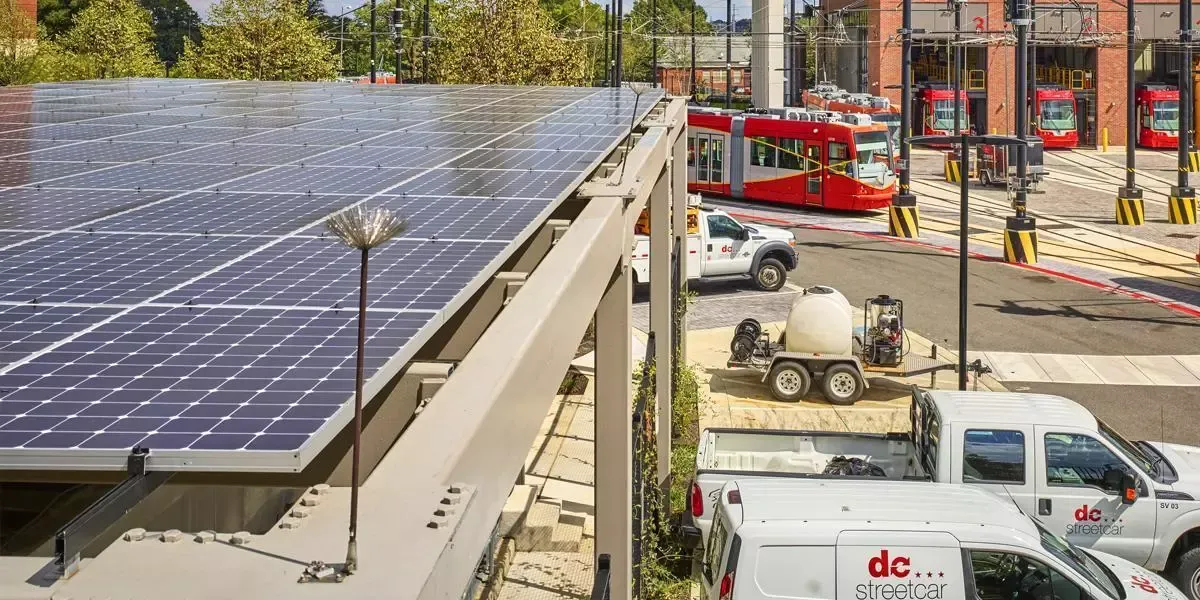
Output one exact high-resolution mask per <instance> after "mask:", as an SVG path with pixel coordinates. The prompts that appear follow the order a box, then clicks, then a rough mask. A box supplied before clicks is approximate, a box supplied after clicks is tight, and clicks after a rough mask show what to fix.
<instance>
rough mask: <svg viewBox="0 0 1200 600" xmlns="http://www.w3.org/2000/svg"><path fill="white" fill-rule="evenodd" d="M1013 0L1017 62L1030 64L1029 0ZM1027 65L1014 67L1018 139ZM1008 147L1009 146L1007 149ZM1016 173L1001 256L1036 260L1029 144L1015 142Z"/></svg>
mask: <svg viewBox="0 0 1200 600" xmlns="http://www.w3.org/2000/svg"><path fill="white" fill-rule="evenodd" d="M1010 2H1012V5H1011V7H1012V11H1013V14H1012V15H1011V17H1012V19H1011V20H1012V24H1013V27H1014V28H1015V29H1016V30H1017V48H1016V50H1015V52H1016V61H1015V64H1017V65H1028V64H1029V25H1030V22H1031V21H1032V5H1031V0H1010ZM1028 82H1029V69H1028V68H1025V67H1022V68H1020V69H1018V70H1017V82H1016V85H1015V86H1014V89H1013V104H1014V105H1015V108H1016V116H1017V118H1016V124H1017V139H1019V140H1021V141H1025V140H1026V139H1028V136H1029V104H1030V102H1029V98H1030V95H1029V91H1028ZM1010 151H1011V149H1010ZM1016 153H1017V177H1016V185H1015V186H1014V187H1015V190H1014V191H1015V192H1016V194H1015V196H1014V197H1013V211H1014V212H1015V213H1016V214H1015V215H1014V216H1011V217H1005V219H1004V260H1006V261H1008V262H1014V263H1025V264H1033V263H1036V262H1037V221H1036V220H1035V219H1034V218H1033V217H1030V216H1029V215H1028V214H1027V213H1026V207H1027V204H1026V196H1027V193H1028V189H1029V182H1028V178H1029V152H1028V146H1026V145H1025V144H1018V145H1017V147H1016Z"/></svg>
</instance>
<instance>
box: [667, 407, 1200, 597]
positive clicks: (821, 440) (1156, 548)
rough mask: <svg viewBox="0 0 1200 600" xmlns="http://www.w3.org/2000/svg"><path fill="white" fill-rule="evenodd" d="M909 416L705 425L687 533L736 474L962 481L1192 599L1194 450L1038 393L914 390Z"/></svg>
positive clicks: (702, 532)
mask: <svg viewBox="0 0 1200 600" xmlns="http://www.w3.org/2000/svg"><path fill="white" fill-rule="evenodd" d="M910 419H911V424H912V431H911V432H905V433H887V434H868V433H839V432H813V431H772V430H755V429H709V430H706V431H705V432H704V434H703V435H702V437H701V440H700V448H699V451H698V453H697V457H696V474H695V477H694V478H693V483H692V488H691V492H690V497H689V509H690V511H689V513H686V514H685V515H684V522H683V533H684V535H685V537H688V538H691V540H692V541H696V540H699V539H703V540H705V541H707V537H708V529H709V527H710V526H711V519H712V515H713V513H714V512H715V507H716V502H717V500H718V499H719V498H718V496H719V495H720V490H721V486H723V485H724V484H725V483H726V482H728V481H729V480H732V479H744V478H748V477H750V478H753V477H813V478H828V477H841V476H846V474H850V476H857V477H865V478H870V477H872V476H875V477H881V478H885V479H892V480H898V479H912V480H925V481H936V482H942V483H965V484H969V485H974V486H979V487H981V488H983V489H987V490H990V491H991V492H993V493H995V494H997V495H999V496H1001V497H1003V498H1008V499H1010V500H1011V501H1012V502H1013V503H1015V504H1016V505H1017V506H1018V507H1019V508H1020V509H1021V510H1022V511H1023V512H1025V513H1026V514H1028V515H1030V516H1032V517H1033V518H1035V519H1037V520H1038V521H1040V522H1041V523H1043V524H1044V525H1045V526H1046V527H1047V528H1048V529H1050V530H1051V531H1053V532H1055V533H1057V534H1059V535H1062V536H1063V537H1065V538H1067V539H1068V540H1070V541H1071V542H1072V543H1074V544H1076V545H1078V546H1082V547H1085V548H1092V549H1095V550H1099V551H1102V552H1108V553H1110V554H1114V555H1117V556H1120V557H1121V558H1124V559H1126V560H1129V561H1132V562H1134V563H1137V564H1139V565H1143V566H1145V567H1146V568H1149V569H1153V570H1156V571H1163V572H1164V573H1165V574H1166V575H1167V576H1168V577H1169V578H1170V579H1171V580H1172V581H1173V582H1175V584H1176V585H1177V586H1178V587H1179V588H1180V589H1181V590H1183V591H1184V592H1186V593H1187V594H1188V597H1190V598H1191V599H1192V600H1200V502H1198V501H1197V498H1198V497H1200V448H1194V447H1189V446H1180V445H1176V444H1166V443H1162V442H1130V441H1127V440H1126V439H1125V438H1123V437H1121V435H1120V434H1118V433H1117V432H1116V431H1114V430H1113V429H1112V428H1111V427H1109V426H1108V425H1106V424H1104V422H1103V421H1100V420H1099V419H1097V418H1096V417H1095V416H1093V415H1092V414H1091V413H1090V412H1088V410H1087V409H1085V408H1083V407H1082V406H1080V405H1079V404H1077V403H1075V402H1073V401H1071V400H1068V399H1066V398H1061V397H1058V396H1047V395H1040V394H1014V393H1003V392H952V391H924V390H914V392H913V403H912V409H911V411H910ZM880 502H887V498H886V497H881V498H880ZM981 517H982V518H986V515H981Z"/></svg>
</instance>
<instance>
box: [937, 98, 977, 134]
mask: <svg viewBox="0 0 1200 600" xmlns="http://www.w3.org/2000/svg"><path fill="white" fill-rule="evenodd" d="M955 104H957V105H958V113H959V123H960V125H961V127H962V128H963V129H967V128H969V127H970V126H971V125H970V123H968V122H967V107H966V106H964V104H963V103H962V102H955V101H953V100H934V101H933V128H934V129H942V130H953V129H954V106H955Z"/></svg>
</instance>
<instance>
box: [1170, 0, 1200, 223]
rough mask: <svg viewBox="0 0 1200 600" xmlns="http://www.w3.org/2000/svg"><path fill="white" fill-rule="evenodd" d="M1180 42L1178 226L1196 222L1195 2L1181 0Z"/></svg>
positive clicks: (1174, 194)
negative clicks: (1192, 155)
mask: <svg viewBox="0 0 1200 600" xmlns="http://www.w3.org/2000/svg"><path fill="white" fill-rule="evenodd" d="M1179 45H1180V46H1182V47H1183V60H1182V61H1181V63H1180V65H1179V179H1178V181H1177V182H1176V185H1175V186H1173V187H1172V188H1171V195H1170V197H1169V198H1167V201H1168V202H1167V205H1168V206H1167V217H1168V219H1167V220H1168V221H1169V222H1171V223H1172V224H1175V225H1192V224H1195V223H1196V190H1195V189H1193V188H1192V187H1191V185H1189V182H1188V171H1190V170H1191V165H1190V153H1189V151H1190V150H1191V145H1192V68H1193V67H1192V3H1191V0H1179Z"/></svg>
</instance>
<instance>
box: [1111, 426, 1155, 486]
mask: <svg viewBox="0 0 1200 600" xmlns="http://www.w3.org/2000/svg"><path fill="white" fill-rule="evenodd" d="M1096 424H1097V425H1098V426H1099V427H1100V435H1101V436H1103V437H1104V439H1105V440H1108V443H1109V444H1112V445H1113V446H1114V447H1116V449H1117V450H1119V451H1120V452H1121V454H1123V455H1124V456H1125V460H1128V461H1129V462H1131V463H1133V464H1134V465H1135V466H1137V468H1138V469H1141V471H1142V472H1143V473H1145V474H1147V475H1150V476H1152V477H1156V475H1155V473H1157V472H1158V469H1155V468H1154V461H1152V460H1150V458H1149V457H1147V456H1146V453H1145V452H1142V450H1141V449H1140V448H1138V447H1137V446H1134V445H1133V443H1131V442H1130V441H1129V440H1127V439H1125V438H1124V437H1123V436H1122V435H1121V434H1119V433H1117V432H1116V431H1115V430H1114V429H1113V428H1112V427H1109V426H1108V425H1107V424H1105V423H1104V421H1101V420H1100V419H1096Z"/></svg>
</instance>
